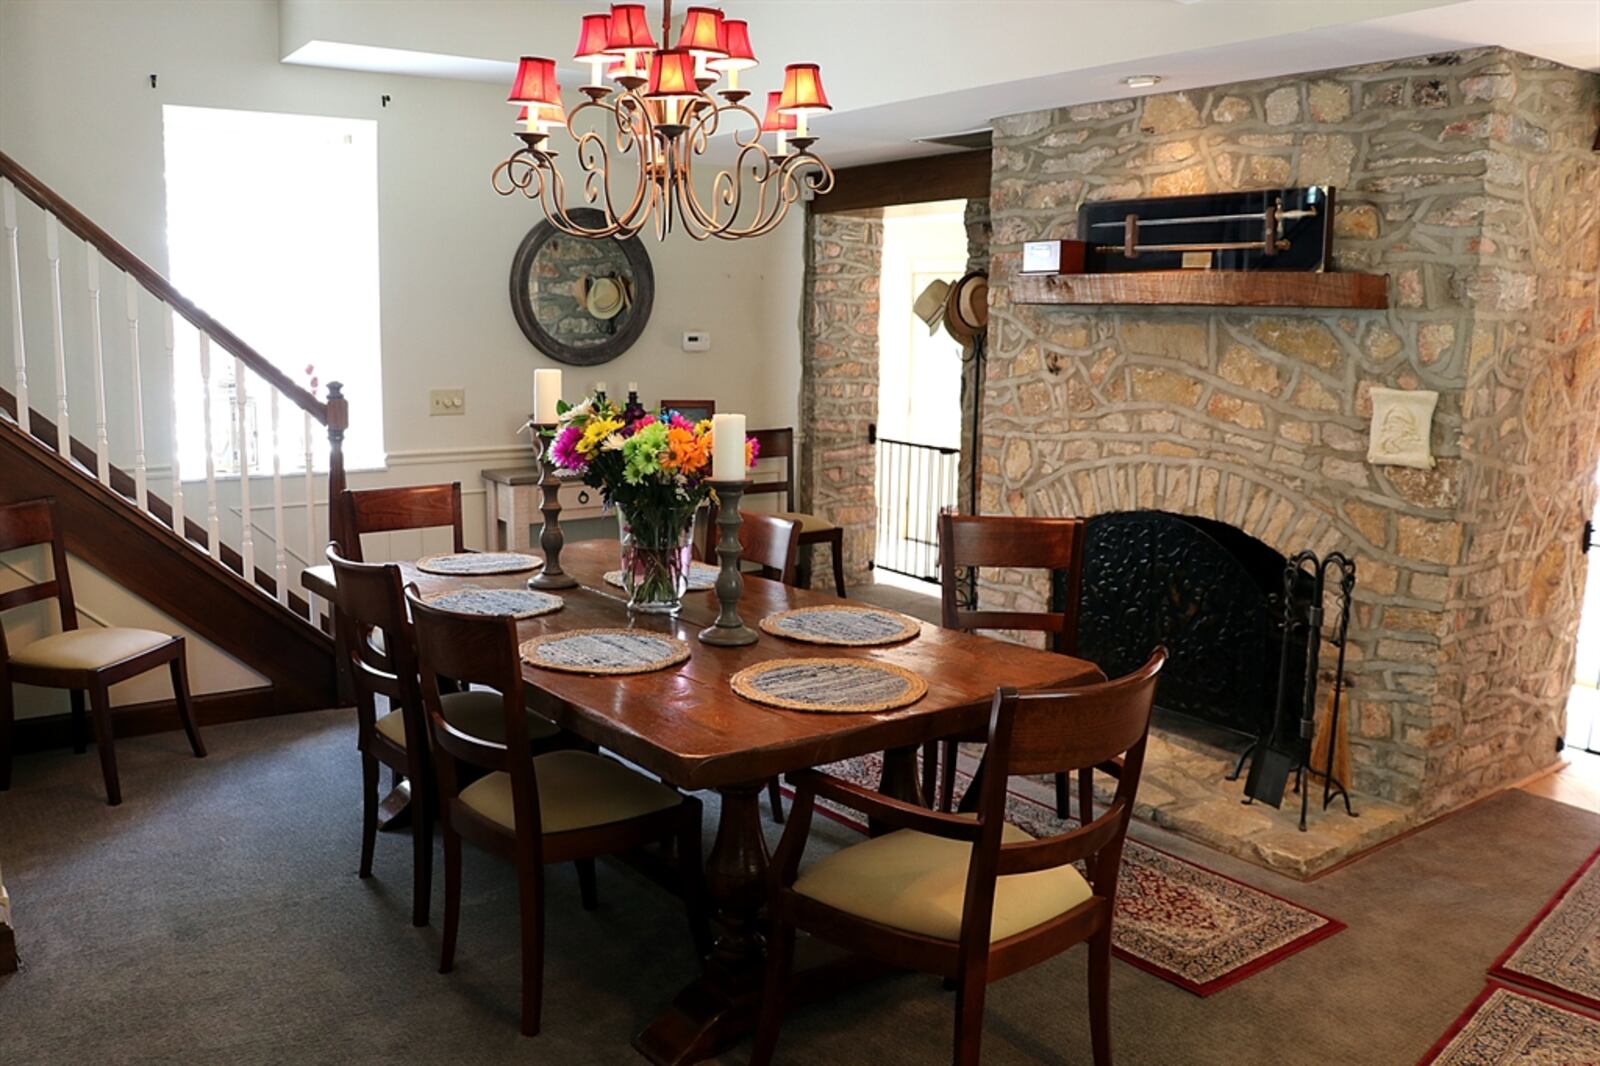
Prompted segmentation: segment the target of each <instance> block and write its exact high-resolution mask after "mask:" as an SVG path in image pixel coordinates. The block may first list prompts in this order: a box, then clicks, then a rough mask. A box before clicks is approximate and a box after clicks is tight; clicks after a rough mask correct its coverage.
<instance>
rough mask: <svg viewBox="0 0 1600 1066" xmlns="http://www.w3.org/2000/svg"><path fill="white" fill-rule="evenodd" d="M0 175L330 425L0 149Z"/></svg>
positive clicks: (253, 354)
mask: <svg viewBox="0 0 1600 1066" xmlns="http://www.w3.org/2000/svg"><path fill="white" fill-rule="evenodd" d="M0 177H5V178H8V179H9V180H10V181H11V183H12V184H13V185H15V186H16V187H17V189H18V190H19V191H20V192H21V193H22V195H24V196H26V197H27V198H28V199H30V200H32V201H33V202H34V203H35V204H38V205H39V206H40V207H42V208H44V209H45V210H46V211H48V212H50V213H51V214H52V215H54V216H55V217H56V218H57V219H58V220H59V221H60V222H61V224H62V225H64V226H66V227H67V229H68V230H70V231H71V232H73V233H75V234H77V235H78V236H79V237H81V238H82V239H83V240H85V241H87V242H88V243H89V244H91V245H93V246H94V247H95V248H96V249H98V250H99V252H100V254H101V255H102V256H103V257H104V258H105V260H106V262H108V263H110V264H111V265H112V266H114V267H116V268H117V269H119V270H121V271H122V272H123V273H125V274H128V275H130V276H131V277H132V278H133V279H134V280H135V281H137V282H138V283H139V284H140V285H143V286H144V287H145V289H147V290H148V291H150V292H151V293H154V294H155V295H156V297H157V298H159V299H160V300H161V301H162V302H163V303H165V304H166V305H167V306H168V307H170V308H172V309H173V310H174V311H176V312H177V313H178V314H179V315H182V316H183V318H184V319H185V320H186V321H187V322H188V323H189V324H190V325H192V326H194V328H195V329H197V330H200V331H201V332H202V333H204V334H206V335H207V336H208V337H210V338H211V339H212V340H213V341H214V342H216V343H217V344H218V345H219V346H221V347H222V348H223V349H224V350H226V351H227V352H228V353H229V354H230V355H233V356H236V357H237V358H238V359H239V360H240V361H241V362H243V363H244V364H245V365H246V366H248V367H249V368H250V369H251V370H253V371H255V373H256V375H257V376H258V377H260V378H262V379H263V380H264V381H266V382H267V383H268V384H270V385H271V386H272V387H273V388H275V389H277V390H278V391H279V392H281V393H283V395H285V396H287V397H288V398H289V399H291V400H293V401H294V402H295V404H297V405H298V406H299V407H300V409H301V410H303V411H305V412H307V413H308V414H310V415H311V417H312V418H314V419H316V420H317V421H318V422H320V423H322V424H323V425H324V426H326V425H328V405H327V404H325V403H323V402H322V401H321V400H318V399H317V398H316V397H315V396H313V395H312V394H311V393H310V392H308V391H307V390H306V389H305V388H303V387H302V386H300V385H298V384H296V383H295V382H294V381H292V380H291V379H290V378H289V376H288V375H287V374H285V373H284V372H283V371H281V370H279V369H278V368H277V367H276V366H274V365H272V363H271V362H269V361H268V360H267V358H266V357H265V356H263V355H262V354H261V353H260V352H257V351H256V350H255V349H254V348H252V347H250V346H249V345H248V344H246V343H245V342H244V341H242V340H240V339H239V338H238V336H237V335H235V334H234V332H233V331H232V330H230V329H228V328H227V327H226V326H224V325H223V324H222V323H220V322H218V321H217V320H216V319H214V318H212V317H211V316H210V315H208V314H206V313H205V312H204V311H202V310H201V309H200V308H199V307H196V306H195V305H194V303H193V302H191V301H190V300H189V298H188V297H186V296H184V295H183V294H182V293H181V292H179V291H178V290H177V289H175V288H174V287H173V285H172V283H171V282H170V281H168V280H167V279H166V278H165V277H164V276H162V274H161V273H160V272H159V271H158V270H156V269H155V268H154V267H152V266H151V265H150V264H149V263H146V262H145V261H144V260H143V259H140V258H139V257H138V256H136V255H134V254H133V253H132V252H130V251H129V250H128V249H127V248H125V247H123V245H122V244H121V243H120V242H119V241H118V240H117V239H116V238H114V237H112V236H111V234H109V233H107V232H106V231H105V230H103V229H101V228H100V227H99V226H97V225H95V224H94V223H93V222H91V221H90V220H89V218H88V217H87V216H85V215H84V214H83V212H81V211H79V210H78V209H77V208H76V207H73V206H72V205H71V204H69V203H68V202H67V201H66V200H64V199H63V198H62V197H61V195H60V194H59V193H57V192H56V191H55V190H54V189H52V188H50V186H48V185H46V184H45V183H44V182H42V181H40V180H39V179H38V178H36V177H34V176H33V175H32V174H30V173H29V172H28V171H27V170H25V169H24V168H23V167H22V166H21V165H20V164H19V163H18V162H17V161H16V160H14V159H12V158H11V157H10V156H8V155H6V154H5V153H4V152H0ZM339 428H340V429H341V430H342V429H343V428H344V427H343V426H341V427H339Z"/></svg>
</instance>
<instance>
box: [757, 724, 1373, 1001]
mask: <svg viewBox="0 0 1600 1066" xmlns="http://www.w3.org/2000/svg"><path fill="white" fill-rule="evenodd" d="M822 769H823V770H824V772H826V773H829V774H833V775H834V776H837V777H841V778H844V779H846V780H849V781H853V782H855V783H857V784H861V785H864V786H866V787H869V788H876V787H877V786H878V778H879V775H880V773H881V770H882V760H881V757H880V756H877V755H868V756H863V757H862V758H859V759H847V760H845V761H843V762H838V763H834V764H833V765H831V766H826V767H823V768H822ZM957 776H958V786H959V787H961V788H963V789H964V788H965V786H966V784H967V782H968V781H970V780H971V778H970V777H969V775H967V774H966V773H965V772H958V774H957ZM785 791H786V792H787V791H788V790H787V789H785ZM817 810H818V812H819V813H822V814H826V815H828V816H829V817H831V818H833V819H834V820H835V821H839V822H842V823H843V824H845V825H848V826H850V827H851V828H854V829H857V830H860V831H862V832H865V826H864V825H862V823H861V822H860V821H859V816H858V815H857V813H856V812H854V811H849V810H845V809H843V808H839V807H834V806H832V805H831V804H829V803H827V802H825V801H819V802H818V804H817ZM1006 820H1007V821H1009V822H1011V823H1012V824H1014V825H1016V826H1019V827H1020V828H1022V829H1025V830H1027V832H1028V833H1030V834H1032V835H1033V836H1035V837H1047V836H1054V835H1056V834H1058V833H1062V832H1065V831H1066V830H1068V829H1070V828H1072V827H1073V826H1074V825H1076V824H1077V823H1076V821H1075V820H1072V821H1063V820H1062V819H1061V818H1058V817H1057V816H1056V812H1055V808H1054V806H1053V805H1052V804H1051V803H1050V802H1047V801H1046V800H1045V799H1043V798H1038V799H1036V798H1034V797H1032V796H1030V795H1027V794H1025V793H1024V792H1022V791H1019V790H1016V789H1013V791H1012V792H1011V794H1010V796H1009V798H1008V800H1007V806H1006ZM1343 928H1344V923H1343V922H1339V921H1336V920H1335V919H1333V918H1329V917H1327V916H1326V915H1322V914H1318V913H1316V912H1315V911H1311V910H1308V909H1306V908H1305V907H1301V906H1299V905H1298V904H1295V903H1291V902H1289V901H1288V900H1285V899H1282V898H1280V897H1278V896H1274V895H1272V894H1271V893H1269V892H1263V891H1261V890H1260V889H1257V888H1252V887H1251V886H1249V885H1247V884H1244V883H1243V882H1241V881H1235V880H1234V879H1233V878H1231V877H1226V876H1224V875H1223V874H1219V873H1217V872H1216V871H1214V870H1208V869H1206V868H1205V867H1203V866H1197V865H1195V864H1194V863H1191V862H1188V861H1186V860H1184V859H1180V858H1178V857H1177V856H1175V855H1170V854H1168V853H1167V852H1164V851H1162V850H1160V849H1159V848H1154V847H1151V846H1149V845H1148V844H1143V843H1140V842H1138V841H1136V840H1134V839H1132V838H1131V837H1130V838H1129V839H1128V841H1127V843H1126V845H1125V846H1124V848H1123V853H1122V874H1121V876H1120V878H1119V879H1118V884H1117V910H1116V918H1115V920H1114V922H1113V924H1112V946H1113V949H1114V950H1115V952H1116V953H1117V955H1118V956H1119V957H1121V958H1122V959H1123V960H1124V961H1125V962H1128V963H1130V964H1131V965H1134V966H1137V967H1139V968H1140V969H1142V970H1145V971H1147V972H1149V973H1152V974H1154V975H1156V976H1157V977H1160V978H1162V979H1164V980H1167V981H1170V982H1172V983H1173V984H1175V985H1177V986H1178V987H1180V988H1183V989H1186V990H1187V991H1189V992H1193V993H1194V994H1195V995H1197V996H1209V995H1211V994H1212V993H1214V992H1219V991H1221V990H1222V989H1224V988H1227V987H1228V986H1229V985H1231V984H1234V983H1236V982H1238V981H1241V980H1243V979H1244V978H1246V977H1249V976H1250V975H1251V974H1254V973H1259V972H1260V971H1261V970H1264V969H1266V968H1267V967H1269V966H1271V965H1272V964H1274V963H1276V962H1279V961H1281V960H1282V959H1284V958H1287V957H1288V956H1290V955H1293V954H1294V953H1296V952H1298V951H1301V950H1302V949H1304V948H1307V947H1310V946H1311V945H1312V944H1314V943H1316V942H1317V941H1319V940H1321V939H1323V938H1324V937H1328V936H1331V935H1333V934H1334V933H1337V932H1338V931H1339V930H1341V929H1343Z"/></svg>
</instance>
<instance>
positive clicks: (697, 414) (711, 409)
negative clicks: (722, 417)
mask: <svg viewBox="0 0 1600 1066" xmlns="http://www.w3.org/2000/svg"><path fill="white" fill-rule="evenodd" d="M656 406H657V408H658V409H659V410H662V411H676V412H678V413H679V414H680V415H682V416H683V417H684V418H687V419H688V420H689V421H691V422H700V421H703V420H705V419H707V418H710V417H711V416H712V415H714V414H716V413H717V401H715V400H662V401H661V402H660V403H659V404H657V405H656Z"/></svg>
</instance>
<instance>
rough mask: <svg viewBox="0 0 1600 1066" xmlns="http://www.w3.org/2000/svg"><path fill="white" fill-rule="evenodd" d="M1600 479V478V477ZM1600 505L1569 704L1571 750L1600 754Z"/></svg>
mask: <svg viewBox="0 0 1600 1066" xmlns="http://www.w3.org/2000/svg"><path fill="white" fill-rule="evenodd" d="M1596 476H1597V479H1600V474H1597V475H1596ZM1596 530H1600V504H1597V505H1596V507H1595V513H1594V515H1593V517H1592V518H1591V519H1590V522H1589V530H1588V536H1589V538H1590V541H1591V542H1592V546H1590V547H1589V549H1588V551H1589V577H1588V580H1587V583H1586V584H1585V586H1584V594H1583V607H1582V610H1581V614H1580V615H1579V618H1580V621H1579V623H1578V655H1577V664H1576V669H1575V670H1574V671H1573V678H1572V695H1571V697H1570V698H1569V699H1568V700H1567V732H1566V743H1567V746H1568V747H1572V748H1578V749H1580V750H1582V751H1588V752H1595V753H1600V565H1596V564H1597V563H1600V552H1597V549H1600V532H1596Z"/></svg>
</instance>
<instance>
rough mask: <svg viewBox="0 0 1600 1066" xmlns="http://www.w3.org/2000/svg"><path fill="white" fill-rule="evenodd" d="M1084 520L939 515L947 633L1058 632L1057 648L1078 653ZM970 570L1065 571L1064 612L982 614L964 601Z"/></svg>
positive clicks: (942, 608) (942, 611) (1054, 646)
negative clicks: (966, 573)
mask: <svg viewBox="0 0 1600 1066" xmlns="http://www.w3.org/2000/svg"><path fill="white" fill-rule="evenodd" d="M1083 540H1084V528H1083V520H1082V519H1081V518H1020V517H1012V516H1009V515H981V516H978V515H957V514H952V513H949V512H945V513H943V514H941V515H940V516H939V568H940V585H941V592H942V596H941V603H940V622H941V624H942V625H943V626H944V627H945V628H947V629H960V630H965V631H968V632H971V631H973V630H979V629H1014V630H1024V631H1028V632H1042V633H1050V634H1053V636H1052V639H1051V648H1052V649H1053V650H1055V651H1059V652H1062V653H1064V654H1068V655H1070V654H1072V653H1073V652H1074V651H1075V650H1076V648H1077V643H1078V600H1079V593H1080V590H1081V587H1082V582H1083ZM968 567H973V568H977V567H987V568H992V569H1008V570H1049V571H1052V572H1056V571H1059V572H1061V573H1063V574H1065V576H1066V597H1065V602H1064V603H1062V604H1060V605H1059V607H1060V609H1059V610H1052V611H1047V612H1038V611H1004V612H1001V611H980V610H977V609H976V604H970V605H963V604H962V603H961V593H962V590H961V584H962V580H963V579H962V575H961V571H962V570H963V569H964V568H968Z"/></svg>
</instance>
